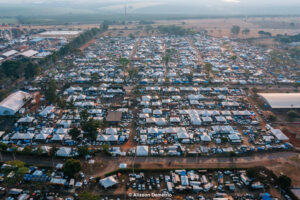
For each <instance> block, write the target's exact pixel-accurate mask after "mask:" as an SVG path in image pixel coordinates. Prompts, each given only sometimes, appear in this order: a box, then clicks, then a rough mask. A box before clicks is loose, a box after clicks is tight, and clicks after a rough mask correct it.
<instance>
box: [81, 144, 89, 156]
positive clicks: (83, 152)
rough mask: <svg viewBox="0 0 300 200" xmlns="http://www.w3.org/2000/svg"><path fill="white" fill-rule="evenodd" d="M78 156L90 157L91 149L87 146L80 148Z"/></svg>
mask: <svg viewBox="0 0 300 200" xmlns="http://www.w3.org/2000/svg"><path fill="white" fill-rule="evenodd" d="M78 154H79V155H80V156H86V155H89V147H87V146H81V147H78Z"/></svg>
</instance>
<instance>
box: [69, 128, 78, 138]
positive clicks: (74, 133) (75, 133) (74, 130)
mask: <svg viewBox="0 0 300 200" xmlns="http://www.w3.org/2000/svg"><path fill="white" fill-rule="evenodd" d="M80 134H81V131H80V130H79V129H78V128H76V127H74V128H72V129H71V130H70V132H69V135H71V137H72V140H77V138H78V136H79V135H80Z"/></svg>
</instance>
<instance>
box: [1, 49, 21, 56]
mask: <svg viewBox="0 0 300 200" xmlns="http://www.w3.org/2000/svg"><path fill="white" fill-rule="evenodd" d="M16 53H18V51H16V50H10V51H7V52H5V53H3V54H2V55H3V56H5V57H9V56H12V55H14V54H16Z"/></svg>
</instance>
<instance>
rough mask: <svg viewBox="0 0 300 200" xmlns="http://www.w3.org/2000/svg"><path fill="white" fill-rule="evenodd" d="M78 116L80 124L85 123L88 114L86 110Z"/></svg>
mask: <svg viewBox="0 0 300 200" xmlns="http://www.w3.org/2000/svg"><path fill="white" fill-rule="evenodd" d="M79 115H80V120H81V122H86V121H87V120H88V119H89V117H90V114H89V113H88V111H87V109H84V110H82V111H81V112H80V113H79Z"/></svg>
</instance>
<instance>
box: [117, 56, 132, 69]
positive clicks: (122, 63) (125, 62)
mask: <svg viewBox="0 0 300 200" xmlns="http://www.w3.org/2000/svg"><path fill="white" fill-rule="evenodd" d="M129 62H130V61H129V60H128V59H127V58H120V59H119V64H120V66H121V67H122V69H123V70H124V69H125V67H126V66H127V65H128V64H129Z"/></svg>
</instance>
